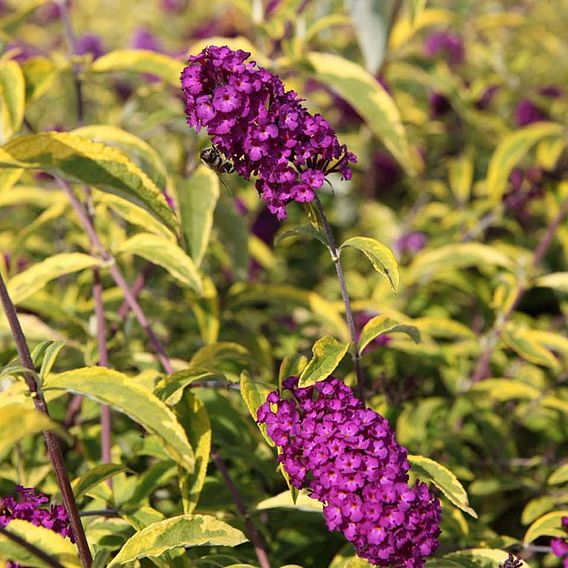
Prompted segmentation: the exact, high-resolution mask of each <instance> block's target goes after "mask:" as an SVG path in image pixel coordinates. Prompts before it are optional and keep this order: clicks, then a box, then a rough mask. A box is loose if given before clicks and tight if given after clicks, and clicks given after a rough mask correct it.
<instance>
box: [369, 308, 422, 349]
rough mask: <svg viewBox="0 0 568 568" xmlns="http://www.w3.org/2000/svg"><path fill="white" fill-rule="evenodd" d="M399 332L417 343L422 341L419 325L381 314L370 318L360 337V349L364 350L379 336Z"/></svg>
mask: <svg viewBox="0 0 568 568" xmlns="http://www.w3.org/2000/svg"><path fill="white" fill-rule="evenodd" d="M397 332H399V333H406V334H407V335H409V336H410V337H411V338H412V339H413V340H414V342H415V343H420V332H419V331H418V328H417V327H415V326H413V325H409V324H404V323H399V322H397V321H395V320H393V319H391V318H389V317H387V316H385V315H380V316H375V317H374V318H373V319H371V320H369V321H368V322H367V323H366V324H365V327H364V328H363V329H362V331H361V337H360V338H359V351H363V350H364V349H365V347H367V345H369V343H371V341H373V340H374V339H376V338H377V337H380V336H381V335H385V334H389V333H397Z"/></svg>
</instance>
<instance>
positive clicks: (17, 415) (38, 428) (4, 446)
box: [0, 404, 63, 455]
mask: <svg viewBox="0 0 568 568" xmlns="http://www.w3.org/2000/svg"><path fill="white" fill-rule="evenodd" d="M44 430H49V431H55V432H57V433H59V434H62V433H63V430H62V429H61V428H60V427H59V426H58V425H57V424H56V423H55V422H53V421H52V420H51V419H50V418H49V417H48V416H46V415H45V414H43V413H42V412H39V411H38V410H35V409H33V408H28V407H27V406H24V405H22V404H7V405H5V406H3V407H2V412H0V432H2V436H0V455H2V454H3V453H4V452H7V451H9V450H12V449H13V448H14V444H16V443H17V442H19V441H20V440H22V439H23V438H26V437H27V436H33V435H35V434H39V433H40V432H43V431H44Z"/></svg>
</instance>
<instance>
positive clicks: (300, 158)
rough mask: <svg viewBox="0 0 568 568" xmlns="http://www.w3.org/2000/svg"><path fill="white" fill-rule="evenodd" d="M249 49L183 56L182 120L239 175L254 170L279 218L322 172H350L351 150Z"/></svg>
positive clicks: (309, 193) (314, 186)
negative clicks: (204, 136)
mask: <svg viewBox="0 0 568 568" xmlns="http://www.w3.org/2000/svg"><path fill="white" fill-rule="evenodd" d="M249 56H250V53H247V52H245V51H242V50H237V51H232V50H231V49H229V48H228V47H227V46H223V47H217V46H210V47H207V48H205V49H204V50H203V51H202V52H201V53H199V55H195V56H191V57H190V58H189V64H188V66H187V67H186V68H185V69H184V70H183V71H182V74H181V85H182V89H183V92H184V95H185V112H186V115H187V122H188V124H189V125H190V126H191V127H193V128H195V129H196V130H197V131H199V130H200V129H201V128H205V129H206V131H207V134H209V136H211V138H212V141H213V144H215V146H216V147H217V148H219V150H221V151H222V152H223V154H225V156H226V157H227V158H228V159H230V160H231V161H232V163H233V164H234V166H235V170H236V172H237V173H238V174H239V175H240V176H241V177H243V178H245V179H247V180H248V179H250V177H251V176H256V177H257V180H256V184H255V186H256V189H257V191H258V192H259V194H260V196H261V197H262V198H263V199H264V200H265V201H266V203H267V207H268V210H269V211H270V212H271V213H272V214H273V215H276V216H277V217H278V219H285V218H286V205H287V204H288V203H290V202H291V201H298V202H301V203H305V202H310V201H312V200H313V199H314V198H315V192H316V190H318V189H320V188H321V187H322V185H323V183H324V180H325V176H326V175H327V174H330V173H334V172H339V173H340V174H341V175H342V176H343V178H344V179H351V168H350V167H349V164H350V163H355V162H356V161H357V158H356V156H355V155H354V154H353V153H351V152H349V151H348V150H347V147H346V146H345V145H340V144H339V142H338V140H337V136H336V134H335V131H334V130H333V128H331V126H330V125H329V123H328V122H327V121H326V120H325V119H324V118H323V117H322V116H321V115H319V114H316V115H312V114H310V113H309V112H308V110H307V109H306V108H305V107H304V106H303V105H302V104H301V101H302V99H301V98H300V97H299V96H298V95H297V94H296V93H295V92H294V91H286V90H285V89H284V85H283V84H282V81H281V80H280V79H279V78H278V77H277V76H276V75H274V74H272V73H270V72H269V71H267V70H266V69H263V68H262V67H259V66H258V65H257V64H256V63H255V62H254V61H250V60H248V58H249Z"/></svg>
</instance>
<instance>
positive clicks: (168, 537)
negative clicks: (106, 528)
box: [108, 515, 247, 568]
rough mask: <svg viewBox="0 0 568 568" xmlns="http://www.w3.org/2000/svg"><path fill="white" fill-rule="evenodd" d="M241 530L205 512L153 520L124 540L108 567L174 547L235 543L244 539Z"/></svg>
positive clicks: (237, 543) (235, 544)
mask: <svg viewBox="0 0 568 568" xmlns="http://www.w3.org/2000/svg"><path fill="white" fill-rule="evenodd" d="M246 540H247V539H246V538H245V536H244V535H243V533H242V532H241V531H239V530H237V529H234V528H233V527H232V526H230V525H228V524H226V523H223V522H222V521H219V520H217V519H216V518H215V517H209V516H206V515H179V516H177V517H172V518H171V519H166V520H165V521H159V522H157V523H153V524H151V525H150V526H148V527H146V528H145V529H143V530H141V531H139V532H137V533H136V534H135V535H134V536H133V537H131V538H130V539H129V540H127V541H126V543H125V545H124V546H123V547H122V548H121V549H120V551H119V553H118V554H117V555H116V557H115V558H114V559H113V561H112V562H111V563H110V564H109V565H108V568H113V567H115V566H121V565H122V564H126V563H127V562H134V561H135V560H137V559H140V558H157V557H159V556H161V555H162V554H163V553H164V552H166V551H168V550H173V549H174V548H190V547H192V546H205V545H209V546H237V545H239V544H241V543H243V542H246Z"/></svg>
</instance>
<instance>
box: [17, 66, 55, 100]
mask: <svg viewBox="0 0 568 568" xmlns="http://www.w3.org/2000/svg"><path fill="white" fill-rule="evenodd" d="M22 72H23V73H24V79H25V83H26V102H31V101H33V100H35V99H38V98H39V97H41V96H42V95H43V94H45V93H46V92H47V91H49V89H50V87H51V85H52V84H53V81H54V80H55V77H56V76H57V73H58V69H57V66H56V65H55V63H53V61H51V60H50V59H47V57H43V56H40V57H31V58H30V59H27V60H26V61H24V63H22Z"/></svg>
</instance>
